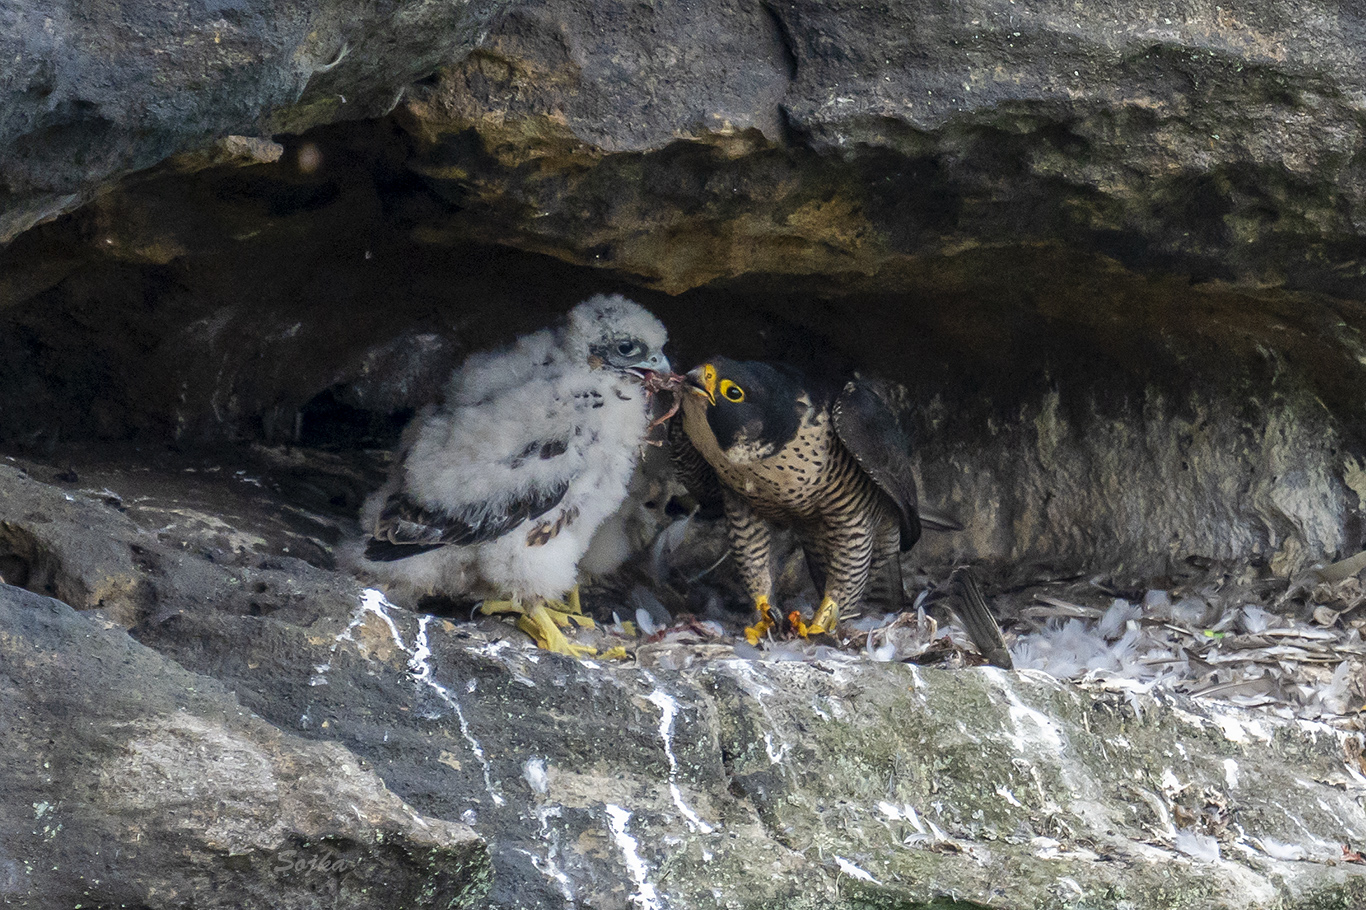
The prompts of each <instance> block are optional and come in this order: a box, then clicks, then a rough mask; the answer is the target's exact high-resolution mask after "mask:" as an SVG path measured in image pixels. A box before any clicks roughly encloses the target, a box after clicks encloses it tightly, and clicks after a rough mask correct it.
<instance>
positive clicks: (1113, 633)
mask: <svg viewBox="0 0 1366 910" xmlns="http://www.w3.org/2000/svg"><path fill="white" fill-rule="evenodd" d="M1142 615H1143V610H1142V608H1140V607H1139V606H1138V605H1137V604H1131V603H1129V601H1127V600H1125V599H1123V598H1122V597H1116V598H1115V602H1114V603H1112V604H1110V609H1108V610H1106V611H1105V615H1104V616H1102V617H1101V618H1100V622H1099V623H1097V624H1096V631H1097V632H1099V633H1100V636H1101V638H1104V639H1106V640H1107V641H1113V640H1114V639H1116V638H1118V637H1119V636H1120V635H1121V634H1123V632H1124V630H1125V628H1126V627H1127V626H1128V624H1129V620H1131V619H1138V618H1140V617H1141V616H1142Z"/></svg>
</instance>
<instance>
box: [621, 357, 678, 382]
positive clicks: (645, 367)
mask: <svg viewBox="0 0 1366 910" xmlns="http://www.w3.org/2000/svg"><path fill="white" fill-rule="evenodd" d="M626 372H628V373H630V374H631V375H632V376H634V377H636V378H637V379H641V380H645V381H647V382H648V381H649V380H650V379H652V378H653V377H654V376H656V375H658V374H664V375H668V373H669V358H667V357H665V356H664V355H663V354H654V355H652V356H650V357H648V358H646V359H645V360H642V361H640V362H639V363H633V364H631V365H630V366H629V367H627V368H626Z"/></svg>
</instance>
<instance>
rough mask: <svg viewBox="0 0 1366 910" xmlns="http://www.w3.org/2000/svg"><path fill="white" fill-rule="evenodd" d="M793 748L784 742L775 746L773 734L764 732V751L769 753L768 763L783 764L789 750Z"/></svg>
mask: <svg viewBox="0 0 1366 910" xmlns="http://www.w3.org/2000/svg"><path fill="white" fill-rule="evenodd" d="M790 748H792V747H791V746H789V745H788V744H787V743H783V744H782V745H781V746H779V747H778V748H776V749H775V748H773V734H772V733H765V734H764V751H765V752H767V753H768V763H769V764H770V765H777V764H781V763H782V760H783V757H784V756H786V755H787V750H788V749H790Z"/></svg>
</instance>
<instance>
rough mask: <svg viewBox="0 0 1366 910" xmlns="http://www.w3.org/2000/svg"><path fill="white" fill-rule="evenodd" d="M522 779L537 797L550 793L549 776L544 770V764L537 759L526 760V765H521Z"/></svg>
mask: <svg viewBox="0 0 1366 910" xmlns="http://www.w3.org/2000/svg"><path fill="white" fill-rule="evenodd" d="M522 777H524V778H525V779H526V782H527V784H528V785H529V786H530V787H531V789H532V790H534V791H535V792H536V793H537V795H539V796H545V795H546V794H547V793H549V792H550V774H549V773H548V772H547V771H546V769H545V762H543V761H541V759H539V758H535V757H533V758H528V759H527V760H526V764H524V765H522Z"/></svg>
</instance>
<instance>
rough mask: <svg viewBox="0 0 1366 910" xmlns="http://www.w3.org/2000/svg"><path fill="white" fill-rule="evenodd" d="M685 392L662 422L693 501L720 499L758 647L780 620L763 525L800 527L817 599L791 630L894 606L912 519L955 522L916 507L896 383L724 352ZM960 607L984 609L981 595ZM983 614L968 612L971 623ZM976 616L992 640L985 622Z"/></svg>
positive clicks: (916, 528) (914, 536)
mask: <svg viewBox="0 0 1366 910" xmlns="http://www.w3.org/2000/svg"><path fill="white" fill-rule="evenodd" d="M685 389H686V390H687V393H688V394H685V396H684V399H683V406H682V413H681V414H680V415H679V417H678V418H675V420H674V423H673V424H672V425H671V427H670V442H671V443H672V444H673V446H674V459H675V463H676V465H677V467H678V469H679V473H680V475H681V476H682V479H683V481H684V483H685V484H686V485H687V486H688V487H689V489H690V490H691V491H692V492H693V493H694V495H695V496H697V498H698V499H699V500H700V501H702V502H703V503H706V502H708V501H715V500H716V499H720V500H721V502H722V504H723V505H724V508H725V514H726V519H727V521H726V524H727V528H728V530H729V534H730V541H731V549H732V551H733V552H734V553H735V557H736V560H737V562H738V563H739V567H740V574H741V576H742V579H743V581H744V584H745V587H746V589H747V591H748V593H749V595H750V597H751V598H752V599H753V601H754V606H755V609H756V610H757V611H758V613H759V621H758V622H757V623H756V624H755V625H754V626H751V627H750V628H748V629H746V630H745V636H746V638H748V639H749V641H750V642H751V643H757V642H758V640H759V638H760V637H761V636H762V635H763V634H764V633H765V632H766V631H767V630H768V629H769V628H771V627H772V626H773V625H775V624H778V623H780V622H781V620H780V618H779V617H780V614H779V612H778V611H777V609H775V607H774V605H773V603H772V598H773V566H772V556H771V553H770V525H779V526H785V527H790V528H791V529H792V530H793V531H794V532H795V533H796V536H797V539H798V541H799V542H800V543H801V546H802V549H803V551H804V553H805V555H806V562H807V567H808V569H809V570H810V573H811V577H812V580H813V581H814V582H815V584H816V588H817V589H818V590H819V591H821V593H822V599H821V603H820V606H819V607H817V609H816V613H815V615H814V616H813V617H812V621H811V623H810V624H806V623H804V622H803V621H802V619H801V617H800V615H799V614H797V613H796V612H795V611H794V612H793V613H792V614H791V615H790V616H789V619H790V620H791V622H792V624H793V626H794V627H795V628H796V629H797V631H798V633H799V634H801V635H803V636H806V635H810V634H816V633H820V632H829V631H832V630H833V629H834V628H835V625H836V624H837V623H838V622H839V618H840V615H841V613H842V612H843V613H844V614H845V615H849V614H851V613H852V612H854V611H856V610H857V609H858V608H859V607H860V606H861V605H862V604H863V602H864V600H865V597H866V596H868V595H871V599H874V600H880V601H882V602H883V604H884V605H885V606H887V607H889V608H891V609H900V608H901V605H902V604H901V600H902V587H901V565H900V560H899V558H898V557H899V555H900V554H901V553H902V552H904V551H906V550H909V549H910V548H911V546H912V545H913V544H914V543H915V542H916V540H918V539H919V537H920V528H921V524H922V522H923V523H924V524H925V525H926V526H929V527H937V528H943V529H945V530H954V529H956V527H955V526H954V525H952V524H946V523H944V522H942V520H938V519H927V518H926V517H925V516H922V515H921V513H920V510H919V508H918V504H917V499H916V488H915V479H914V477H913V476H912V473H911V462H910V457H909V456H910V450H911V445H910V442H911V440H910V434H909V432H908V430H907V429H906V427H905V425H904V422H903V420H902V414H903V413H904V410H905V404H904V402H902V401H900V400H899V399H900V398H901V397H902V396H904V390H902V389H901V388H900V387H899V386H896V385H894V384H892V383H888V382H883V381H879V380H874V379H868V378H862V377H858V376H855V377H854V378H853V379H851V380H848V381H847V382H844V383H843V384H842V385H841V384H827V383H823V382H820V381H817V380H815V379H814V378H812V377H808V376H805V375H803V374H802V373H800V372H798V371H797V370H795V369H793V368H791V367H788V366H785V365H779V364H767V363H759V362H753V361H734V360H730V359H727V358H724V357H714V358H712V359H711V360H710V361H709V362H707V363H705V364H703V365H702V366H700V367H698V368H697V369H695V370H693V371H692V372H691V373H689V374H688V376H687V382H686V384H685ZM870 588H871V590H870ZM967 611H968V612H969V613H971V612H973V611H980V612H981V613H986V607H985V604H984V603H983V602H981V599H980V597H979V598H978V599H977V603H968V604H967ZM981 618H982V617H981V616H980V615H979V616H972V617H967V616H965V620H966V621H968V624H969V631H972V630H973V624H972V620H980V619H981ZM985 619H986V620H987V622H989V624H990V626H991V628H992V629H995V630H996V631H995V637H996V639H997V640H999V638H1000V632H999V629H996V624H995V620H994V619H992V618H991V617H990V614H989V613H986V616H985ZM976 638H977V633H976V632H974V639H976ZM980 646H981V642H980V641H979V647H980ZM1002 650H1003V649H1002ZM984 653H985V651H984Z"/></svg>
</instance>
